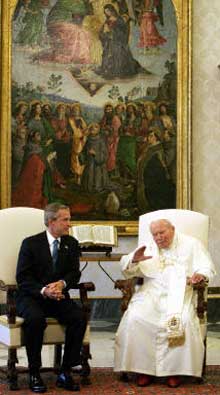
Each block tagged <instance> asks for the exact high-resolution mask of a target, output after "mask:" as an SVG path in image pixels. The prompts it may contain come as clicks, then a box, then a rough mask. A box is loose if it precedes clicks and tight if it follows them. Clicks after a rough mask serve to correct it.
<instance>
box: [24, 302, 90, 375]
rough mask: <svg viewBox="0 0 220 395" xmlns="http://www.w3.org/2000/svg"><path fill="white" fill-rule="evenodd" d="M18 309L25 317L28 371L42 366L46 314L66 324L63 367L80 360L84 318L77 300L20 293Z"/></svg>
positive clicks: (72, 364)
mask: <svg viewBox="0 0 220 395" xmlns="http://www.w3.org/2000/svg"><path fill="white" fill-rule="evenodd" d="M17 310H18V314H19V315H20V316H21V317H23V318H24V324H23V329H24V341H25V346H26V351H27V357H28V364H29V369H30V371H37V370H38V369H39V368H40V366H41V349H42V343H43V335H44V330H45V328H46V317H54V318H56V319H57V320H58V321H59V323H60V324H62V325H64V326H65V327H66V332H65V346H64V354H63V362H62V367H61V368H62V370H69V369H70V368H71V367H72V366H76V365H78V364H79V363H80V352H81V347H82V341H83V336H84V333H85V330H86V320H85V317H84V314H83V311H82V308H81V307H80V306H79V305H78V304H77V303H76V302H74V301H73V300H71V299H63V300H60V301H56V300H52V299H41V300H36V299H33V298H31V297H23V298H22V300H21V299H20V300H19V303H18V307H17Z"/></svg>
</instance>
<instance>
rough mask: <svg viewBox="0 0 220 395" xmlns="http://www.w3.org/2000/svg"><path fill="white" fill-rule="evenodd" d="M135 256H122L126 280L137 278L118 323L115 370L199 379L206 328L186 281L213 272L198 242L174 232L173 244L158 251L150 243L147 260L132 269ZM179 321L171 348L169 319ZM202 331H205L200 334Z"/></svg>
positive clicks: (147, 247) (207, 255) (147, 249)
mask: <svg viewBox="0 0 220 395" xmlns="http://www.w3.org/2000/svg"><path fill="white" fill-rule="evenodd" d="M133 255H134V252H133V253H131V254H129V255H126V256H124V257H122V259H121V266H122V271H123V273H124V275H125V277H126V278H131V277H135V276H141V277H143V278H144V282H143V285H142V286H140V287H139V288H138V289H136V292H135V293H134V295H133V296H132V299H131V301H130V303H129V306H128V309H127V310H126V312H125V313H124V315H123V317H122V320H121V322H120V325H119V328H118V331H117V333H116V340H115V368H114V369H115V371H124V372H138V373H144V374H149V375H153V376H172V375H190V376H198V377H200V376H201V373H202V364H203V357H204V344H203V339H204V328H202V327H201V326H200V323H199V319H198V317H197V314H196V293H195V292H193V289H192V287H191V286H188V285H186V278H187V277H188V276H189V277H191V276H192V275H193V273H200V274H203V275H204V276H206V277H207V278H208V279H210V278H211V277H212V276H213V275H214V274H215V269H214V266H213V263H212V261H211V258H210V256H209V254H208V252H207V251H206V250H205V248H204V247H203V245H202V243H201V242H200V241H199V240H197V239H194V238H192V237H189V236H186V235H183V234H180V233H177V232H175V236H174V239H173V242H172V245H171V247H170V248H168V249H161V250H159V249H158V247H157V245H156V243H155V242H154V241H153V240H152V242H150V243H149V245H147V246H146V250H145V255H148V256H152V258H151V259H148V260H145V261H142V262H139V264H138V265H136V266H134V265H133V266H132V258H133ZM173 316H176V317H180V322H181V329H182V331H183V333H184V335H185V340H184V341H183V342H182V344H181V345H178V346H170V345H169V341H168V337H169V325H168V322H169V319H170V317H173ZM202 329H203V330H202Z"/></svg>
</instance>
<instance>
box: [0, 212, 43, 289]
mask: <svg viewBox="0 0 220 395" xmlns="http://www.w3.org/2000/svg"><path fill="white" fill-rule="evenodd" d="M44 229H45V226H44V212H43V210H40V209H36V208H29V207H13V208H6V209H2V210H0V280H1V281H3V282H4V283H5V284H9V285H14V284H16V280H15V273H16V265H17V259H18V252H19V250H20V246H21V243H22V240H23V239H24V238H25V237H28V236H31V235H34V234H36V233H39V232H42V231H43V230H44Z"/></svg>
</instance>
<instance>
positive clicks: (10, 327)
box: [0, 315, 65, 348]
mask: <svg viewBox="0 0 220 395" xmlns="http://www.w3.org/2000/svg"><path fill="white" fill-rule="evenodd" d="M23 322H24V320H23V318H21V317H18V316H16V321H15V324H9V323H8V318H7V316H6V315H1V316H0V343H2V344H4V345H6V346H7V347H9V348H15V347H22V346H23V345H24V341H23V330H22V324H23ZM64 338H65V328H64V327H63V326H62V325H60V324H59V323H58V321H57V320H56V319H55V318H51V317H49V318H47V327H46V329H45V332H44V341H43V343H44V344H55V343H64Z"/></svg>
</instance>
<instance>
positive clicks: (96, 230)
mask: <svg viewBox="0 0 220 395" xmlns="http://www.w3.org/2000/svg"><path fill="white" fill-rule="evenodd" d="M92 230H93V239H94V242H95V244H107V245H115V244H116V237H115V236H116V234H115V229H114V226H108V225H94V226H93V228H92Z"/></svg>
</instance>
